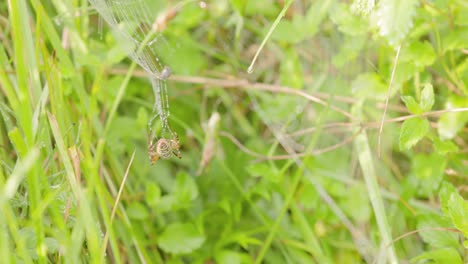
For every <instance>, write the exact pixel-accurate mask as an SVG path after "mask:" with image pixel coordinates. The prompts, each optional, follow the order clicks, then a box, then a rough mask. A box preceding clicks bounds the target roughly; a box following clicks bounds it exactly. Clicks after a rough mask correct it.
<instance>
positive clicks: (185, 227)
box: [158, 223, 205, 254]
mask: <svg viewBox="0 0 468 264" xmlns="http://www.w3.org/2000/svg"><path fill="white" fill-rule="evenodd" d="M204 242H205V236H204V235H203V234H202V233H201V232H200V231H198V230H197V229H196V227H195V226H194V225H192V224H184V223H174V224H171V225H169V226H167V227H166V229H165V230H164V232H163V233H162V234H161V235H160V237H159V240H158V245H159V246H160V247H161V249H162V250H164V251H165V252H167V253H172V254H187V253H190V252H192V251H194V250H196V249H198V248H200V247H201V246H202V245H203V243H204Z"/></svg>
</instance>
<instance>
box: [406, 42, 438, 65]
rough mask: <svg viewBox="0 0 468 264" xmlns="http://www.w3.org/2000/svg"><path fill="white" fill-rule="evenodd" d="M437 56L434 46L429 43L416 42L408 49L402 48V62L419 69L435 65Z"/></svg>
mask: <svg viewBox="0 0 468 264" xmlns="http://www.w3.org/2000/svg"><path fill="white" fill-rule="evenodd" d="M435 59H436V54H435V51H434V49H433V48H432V45H431V44H430V43H429V42H427V41H424V42H421V41H415V42H412V43H411V44H410V45H409V46H408V47H405V48H402V50H401V56H400V60H401V61H403V62H411V63H413V64H414V65H415V66H417V67H418V68H419V69H421V68H423V67H426V66H430V65H432V64H433V63H434V61H435Z"/></svg>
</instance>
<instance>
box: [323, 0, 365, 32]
mask: <svg viewBox="0 0 468 264" xmlns="http://www.w3.org/2000/svg"><path fill="white" fill-rule="evenodd" d="M330 19H331V21H333V23H335V24H336V25H337V27H338V30H339V31H341V32H343V33H345V34H347V35H350V36H356V35H361V34H364V33H366V32H367V29H368V23H367V21H366V20H364V19H363V18H362V17H359V16H357V15H355V14H353V13H351V11H350V10H349V6H348V5H347V4H344V3H338V4H335V5H334V6H333V8H332V9H331V10H330Z"/></svg>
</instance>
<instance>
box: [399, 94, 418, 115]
mask: <svg viewBox="0 0 468 264" xmlns="http://www.w3.org/2000/svg"><path fill="white" fill-rule="evenodd" d="M401 100H402V101H403V102H404V103H405V105H406V107H407V108H408V110H409V111H410V112H411V113H413V114H416V115H419V114H421V113H422V112H423V111H422V109H421V107H420V106H419V104H418V103H417V102H416V100H414V98H413V97H412V96H402V97H401Z"/></svg>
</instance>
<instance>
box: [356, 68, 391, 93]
mask: <svg viewBox="0 0 468 264" xmlns="http://www.w3.org/2000/svg"><path fill="white" fill-rule="evenodd" d="M351 91H352V92H353V94H355V95H357V96H359V97H361V98H371V99H377V100H381V99H385V97H386V96H387V86H386V85H385V83H384V82H383V81H382V79H381V78H380V76H379V75H377V74H376V73H373V72H367V73H362V74H360V75H359V76H358V77H357V78H356V79H354V81H353V82H352V83H351Z"/></svg>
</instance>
